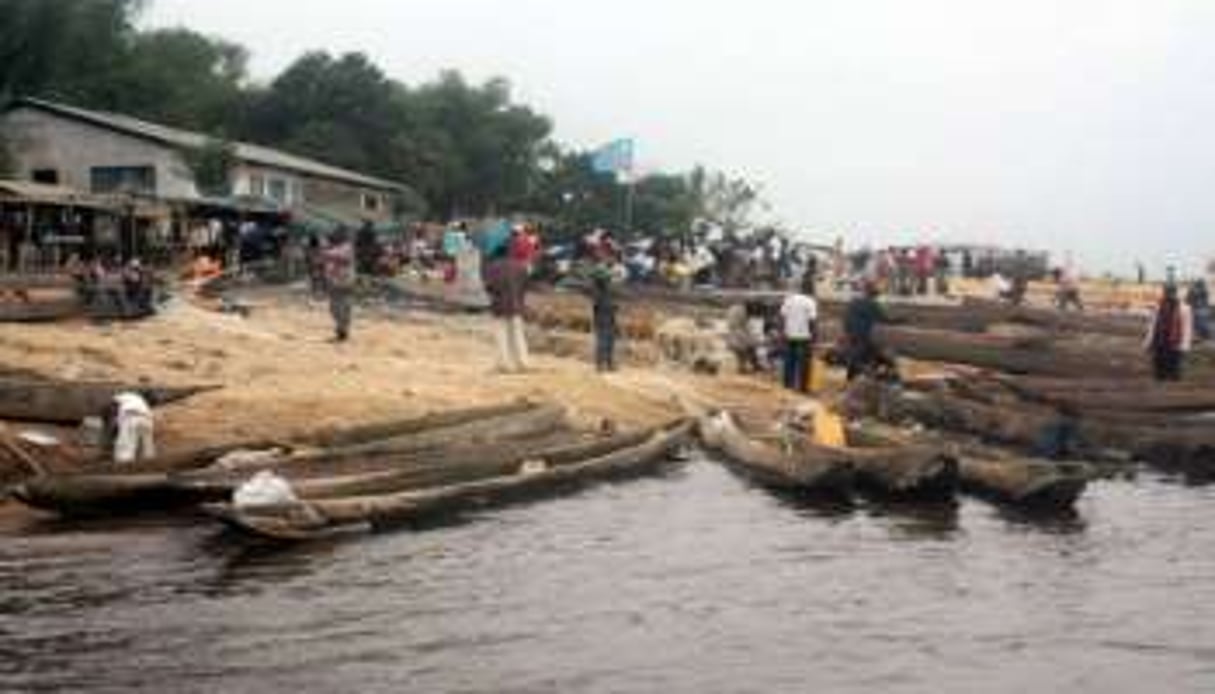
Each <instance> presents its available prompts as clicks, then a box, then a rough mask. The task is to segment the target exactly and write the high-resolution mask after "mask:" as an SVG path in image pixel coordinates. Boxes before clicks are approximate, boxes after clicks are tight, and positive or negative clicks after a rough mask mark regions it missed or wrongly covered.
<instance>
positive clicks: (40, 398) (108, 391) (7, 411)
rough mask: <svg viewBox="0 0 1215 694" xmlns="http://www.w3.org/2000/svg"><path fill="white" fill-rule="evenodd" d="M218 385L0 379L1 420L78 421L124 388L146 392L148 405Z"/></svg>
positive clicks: (97, 412)
mask: <svg viewBox="0 0 1215 694" xmlns="http://www.w3.org/2000/svg"><path fill="white" fill-rule="evenodd" d="M216 388H218V386H185V387H168V386H141V385H130V384H120V383H101V382H93V383H90V382H68V381H49V380H48V381H40V380H27V379H0V419H12V420H22V421H35V422H51V423H58V424H75V423H78V422H80V421H81V420H83V419H84V418H85V417H94V416H100V415H101V414H102V412H103V411H104V410H105V408H106V407H107V406H109V404H110V402H111V401H112V400H113V399H114V396H115V395H117V394H118V393H121V392H123V391H128V390H130V391H138V392H141V393H144V394H145V395H146V396H147V397H148V402H149V404H151V405H164V404H166V403H170V402H174V401H177V400H181V399H183V398H188V397H190V396H191V395H195V394H197V393H202V392H206V391H208V390H214V389H216Z"/></svg>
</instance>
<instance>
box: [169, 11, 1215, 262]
mask: <svg viewBox="0 0 1215 694" xmlns="http://www.w3.org/2000/svg"><path fill="white" fill-rule="evenodd" d="M145 24H148V25H153V26H162V25H179V24H181V25H186V26H189V27H191V28H193V29H196V30H199V31H203V32H205V33H210V34H216V35H219V36H223V37H225V38H228V39H230V40H234V41H237V42H239V43H242V44H244V45H245V46H247V47H248V48H249V49H250V51H251V52H252V54H253V61H252V71H253V73H254V75H255V77H257V78H259V79H269V78H270V77H272V76H273V75H274V74H275V73H277V72H278V71H279V70H281V69H282V68H284V67H285V66H286V65H287V64H289V63H290V62H291V61H292V60H293V59H294V58H296V57H297V56H298V55H299V54H301V53H302V52H304V51H305V50H308V49H315V48H323V49H327V50H330V51H334V52H343V51H353V50H358V51H363V52H365V53H367V54H368V55H369V56H370V57H371V58H372V59H373V60H374V61H375V62H377V63H378V64H379V65H380V66H381V67H382V68H384V70H385V71H386V72H387V73H388V74H390V75H391V76H393V77H396V78H398V79H401V80H403V81H405V82H407V83H416V82H419V81H423V80H427V79H430V78H432V77H433V76H434V75H435V74H436V73H437V72H438V71H439V70H440V69H442V68H448V67H451V68H458V69H460V70H461V71H463V72H464V73H465V74H466V75H468V76H470V77H471V78H473V79H477V80H480V79H484V78H487V77H490V76H494V75H502V76H505V77H507V78H508V79H510V80H511V82H512V84H513V85H514V87H515V94H516V98H517V99H518V100H520V101H523V102H525V103H528V104H530V105H532V106H533V107H535V108H537V109H538V110H540V111H542V112H544V113H547V114H548V115H550V116H551V117H552V118H553V119H554V121H555V123H556V126H557V130H556V137H557V139H558V140H560V141H562V142H564V143H566V144H570V145H576V146H581V147H593V146H596V145H599V144H601V143H603V142H606V141H608V140H611V139H613V138H615V137H619V136H626V135H627V136H633V137H635V138H636V139H637V143H638V148H639V156H640V157H641V159H642V161H643V164H645V165H647V166H650V167H654V168H663V169H669V170H683V169H687V168H689V167H691V166H692V165H694V164H696V163H704V164H706V165H707V166H709V167H710V168H720V169H723V170H727V171H732V172H735V173H738V174H742V175H745V176H747V177H749V178H752V179H755V180H758V181H760V182H761V183H762V184H763V185H764V188H765V190H766V195H767V198H768V199H769V200H770V201H771V202H772V203H773V206H774V214H775V215H776V216H777V217H779V218H780V219H782V220H783V221H785V222H787V223H788V224H790V225H792V226H794V227H796V228H798V229H802V230H805V231H807V232H809V234H810V236H811V237H812V238H815V239H822V240H830V239H831V238H834V236H836V235H843V236H844V237H845V238H846V239H847V240H848V241H849V242H850V243H852V244H863V243H884V242H896V241H910V240H917V239H925V240H950V241H974V242H982V243H987V242H995V243H1003V244H1009V245H1025V246H1030V247H1042V248H1047V249H1050V250H1052V251H1054V252H1056V253H1059V254H1062V253H1063V252H1066V251H1071V252H1074V254H1075V257H1076V259H1077V261H1078V262H1079V263H1080V264H1081V265H1082V266H1083V267H1084V268H1086V269H1088V270H1091V271H1097V270H1113V271H1116V272H1118V273H1121V274H1130V273H1131V272H1132V271H1133V267H1134V262H1135V260H1136V259H1143V260H1144V261H1145V262H1147V263H1148V266H1149V270H1150V271H1151V272H1152V273H1153V274H1159V273H1161V272H1163V268H1164V266H1165V264H1166V263H1170V262H1171V263H1177V264H1179V265H1180V266H1181V267H1183V268H1184V269H1186V270H1196V269H1197V268H1198V267H1199V265H1200V263H1201V262H1202V261H1204V259H1205V258H1207V257H1215V82H1213V81H1212V79H1211V78H1212V77H1215V40H1213V39H1215V2H1209V1H1208V0H802V1H798V0H750V1H748V2H715V1H714V0H612V1H611V2H602V1H589V0H345V1H344V2H334V0H256V1H251V0H153V2H152V4H151V7H150V9H149V11H148V13H147V15H146V17H145ZM1059 257H1061V256H1059Z"/></svg>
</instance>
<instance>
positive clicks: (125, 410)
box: [107, 392, 156, 465]
mask: <svg viewBox="0 0 1215 694" xmlns="http://www.w3.org/2000/svg"><path fill="white" fill-rule="evenodd" d="M107 419H109V420H110V421H111V422H112V424H111V427H112V430H113V431H114V432H115V436H114V462H115V463H116V464H119V465H124V464H127V463H133V462H135V461H138V460H147V459H149V458H153V457H155V456H156V444H155V440H154V438H155V437H154V429H155V426H154V423H153V420H152V408H151V407H150V406H149V405H148V401H147V400H145V399H144V397H143V396H142V395H140V394H139V393H132V392H123V393H119V394H117V395H115V396H114V399H113V401H112V402H111V405H110V411H109V413H108V417H107Z"/></svg>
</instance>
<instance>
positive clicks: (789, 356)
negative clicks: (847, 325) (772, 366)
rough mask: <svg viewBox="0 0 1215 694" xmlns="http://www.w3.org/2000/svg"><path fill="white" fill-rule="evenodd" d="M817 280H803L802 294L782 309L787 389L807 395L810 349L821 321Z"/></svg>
mask: <svg viewBox="0 0 1215 694" xmlns="http://www.w3.org/2000/svg"><path fill="white" fill-rule="evenodd" d="M813 294H814V278H813V277H812V276H810V275H806V276H805V277H804V278H802V284H801V290H800V291H795V292H790V293H789V294H787V295H786V296H785V300H784V302H782V303H781V306H780V315H781V318H782V319H784V336H785V360H784V362H785V368H784V371H785V374H784V375H785V387H786V388H788V389H790V390H796V391H799V392H802V393H804V392H806V391H807V390H808V385H809V380H810V379H809V378H808V375H809V374H808V373H807V370H808V369H809V368H810V349H811V346H812V345H813V343H814V332H815V322H816V321H817V320H818V302H816V301H815V300H814V296H813Z"/></svg>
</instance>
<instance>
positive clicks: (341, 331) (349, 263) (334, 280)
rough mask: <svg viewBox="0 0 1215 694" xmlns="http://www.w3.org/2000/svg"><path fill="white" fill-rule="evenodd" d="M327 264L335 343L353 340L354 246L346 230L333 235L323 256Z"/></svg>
mask: <svg viewBox="0 0 1215 694" xmlns="http://www.w3.org/2000/svg"><path fill="white" fill-rule="evenodd" d="M321 257H322V260H323V262H324V264H325V284H326V288H327V289H328V290H329V313H330V315H332V316H333V327H334V341H335V342H345V341H346V340H347V339H348V338H349V337H350V319H351V315H350V314H351V306H350V303H351V300H352V295H353V294H354V282H355V272H354V271H355V267H354V246H353V245H352V244H351V243H350V238H349V236H348V234H347V233H346V229H344V228H342V227H338V228H337V230H336V231H334V232H333V235H332V237H331V243H330V245H329V248H326V249H325V251H324V252H323V253H322V256H321Z"/></svg>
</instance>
